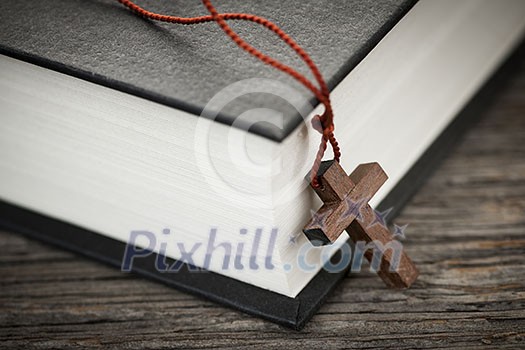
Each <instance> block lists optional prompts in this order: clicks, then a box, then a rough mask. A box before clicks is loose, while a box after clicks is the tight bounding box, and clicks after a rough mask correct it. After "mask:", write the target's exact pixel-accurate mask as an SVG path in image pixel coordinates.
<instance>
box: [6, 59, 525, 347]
mask: <svg viewBox="0 0 525 350" xmlns="http://www.w3.org/2000/svg"><path fill="white" fill-rule="evenodd" d="M524 96H525V69H521V70H520V71H519V72H516V74H515V76H514V77H513V79H512V81H511V82H510V83H509V84H507V85H506V87H505V88H504V89H502V90H501V91H500V92H499V96H498V98H497V100H496V101H495V102H494V103H492V105H491V106H490V108H488V109H487V110H486V112H485V113H484V115H483V116H482V120H481V122H480V123H479V124H477V125H476V127H474V128H472V129H471V130H470V131H469V133H468V135H466V137H465V138H464V140H463V142H462V143H461V144H460V145H459V146H458V147H457V148H456V149H455V150H454V152H453V154H452V155H451V156H450V157H449V158H448V159H447V160H446V161H445V163H444V164H443V165H442V166H441V167H440V169H439V170H438V171H437V173H435V174H434V176H433V177H432V178H431V179H430V180H429V181H428V183H427V184H426V185H425V186H424V187H423V188H422V189H421V190H420V191H419V192H418V193H417V195H416V196H415V197H414V198H413V199H412V201H411V202H410V204H409V205H408V206H407V207H406V208H405V209H404V210H403V212H402V214H401V216H400V217H399V218H398V219H397V220H396V222H397V223H399V224H405V223H409V224H410V225H409V227H408V230H407V232H406V233H407V240H406V241H405V247H407V249H408V252H409V254H410V256H411V257H412V258H413V260H414V261H415V263H416V264H417V265H418V267H419V269H420V272H421V275H420V277H419V279H418V280H417V281H416V283H415V284H414V285H413V286H412V288H411V289H408V290H403V291H392V290H389V289H387V288H386V287H385V286H384V285H383V283H382V282H381V280H380V279H378V278H377V277H376V276H373V275H371V274H370V273H361V274H358V275H352V276H349V277H347V278H346V279H345V280H344V282H343V283H342V284H341V285H340V286H339V288H338V289H337V290H336V291H335V293H334V294H332V295H331V296H330V298H329V299H328V300H327V302H326V304H325V305H324V306H323V307H322V308H321V309H320V311H319V313H318V314H317V315H316V316H315V317H314V318H313V319H312V321H311V322H310V323H309V324H308V325H307V326H306V328H305V329H304V330H303V331H301V332H295V331H291V330H289V329H285V328H282V327H280V326H277V325H274V324H272V323H270V322H266V321H262V320H259V319H256V318H253V317H250V316H247V315H244V314H242V313H239V312H235V311H232V310H229V309H226V308H223V307H220V306H217V305H214V304H213V303H210V302H207V301H203V300H200V299H197V298H194V297H191V296H188V295H186V294H183V293H180V292H178V291H176V290H173V289H170V288H167V287H164V286H162V285H159V284H156V283H153V282H149V281H147V280H144V279H142V278H140V277H137V276H133V275H127V274H122V273H120V272H119V271H117V270H115V269H112V268H108V267H105V266H103V265H101V264H98V263H96V262H92V261H89V260H87V259H84V258H81V257H78V256H75V255H73V254H69V253H67V252H63V251H61V250H58V249H55V248H52V247H48V246H45V245H42V244H40V243H38V242H34V241H31V240H28V239H26V238H24V237H21V236H19V235H16V234H13V233H9V232H2V233H0V247H1V252H0V276H1V277H0V310H1V312H0V344H1V346H2V347H5V348H13V347H24V348H67V349H70V348H83V347H125V348H129V349H135V348H142V347H145V348H174V347H178V348H209V347H216V348H245V347H247V346H257V347H266V348H279V349H292V348H325V347H327V346H330V347H338V348H348V347H353V348H384V347H386V346H391V347H395V348H397V349H405V348H428V349H436V348H463V349H478V348H495V347H498V348H513V349H516V348H524V347H525V98H524Z"/></svg>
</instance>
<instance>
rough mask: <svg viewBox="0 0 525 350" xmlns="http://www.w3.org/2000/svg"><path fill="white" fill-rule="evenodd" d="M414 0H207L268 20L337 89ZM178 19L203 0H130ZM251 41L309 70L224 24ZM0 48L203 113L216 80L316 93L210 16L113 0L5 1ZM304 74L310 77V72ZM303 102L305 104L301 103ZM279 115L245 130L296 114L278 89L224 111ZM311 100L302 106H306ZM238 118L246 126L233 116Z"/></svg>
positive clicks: (258, 36)
mask: <svg viewBox="0 0 525 350" xmlns="http://www.w3.org/2000/svg"><path fill="white" fill-rule="evenodd" d="M415 2H416V1H415V0H367V1H362V0H348V1H332V0H307V1H280V0H267V1H255V0H251V1H234V0H221V1H215V2H213V3H214V5H216V6H217V9H218V10H219V11H221V12H245V13H252V14H256V15H258V16H261V17H265V18H268V19H270V20H271V21H273V22H275V23H276V24H278V25H279V26H281V27H282V29H283V30H284V31H285V32H287V33H288V34H289V35H290V36H291V37H292V38H294V40H295V41H296V42H297V43H298V44H299V45H301V46H302V47H303V48H304V49H305V50H306V51H307V52H308V53H309V54H310V56H311V57H312V59H313V60H314V62H316V64H317V65H318V66H319V69H320V70H321V72H322V73H323V76H324V78H325V80H326V81H327V84H328V85H329V87H330V88H333V87H335V86H336V85H337V84H338V83H339V82H340V81H341V80H342V79H343V78H344V77H345V76H346V75H347V74H348V73H349V72H350V71H351V70H352V69H353V68H354V67H355V66H356V65H357V64H358V63H359V62H360V61H361V60H362V59H363V58H364V57H365V56H366V55H367V54H368V53H369V52H370V51H371V50H372V48H373V47H374V46H375V45H376V44H377V43H378V42H379V41H380V40H381V39H382V38H383V37H384V35H385V34H386V33H388V32H389V31H390V29H392V27H393V26H394V25H395V24H396V23H397V22H398V21H399V20H400V19H401V18H402V17H403V16H404V14H406V13H407V12H408V11H409V10H410V8H411V7H412V6H413V5H414V3H415ZM137 3H138V4H140V5H141V6H143V7H144V8H146V9H148V10H150V11H154V12H158V13H162V14H172V15H177V16H185V17H190V16H197V15H206V14H207V12H206V9H205V8H204V7H203V6H202V4H201V3H200V1H157V0H141V1H138V2H137ZM230 24H231V26H232V28H233V29H234V30H236V31H237V32H238V33H239V34H240V35H241V36H242V37H243V38H244V39H245V40H247V41H248V42H249V43H250V44H252V45H253V46H255V47H257V48H258V49H260V50H262V51H263V52H264V53H266V54H269V55H270V56H272V57H274V58H276V59H278V60H280V61H282V62H283V63H285V64H288V65H290V66H292V67H294V68H296V69H298V70H299V71H300V72H302V73H304V74H306V73H309V72H308V68H307V67H306V66H305V64H304V63H303V62H302V61H301V60H300V59H299V58H298V57H297V55H296V54H295V52H293V51H292V50H291V49H290V48H288V47H287V46H286V45H285V44H284V43H282V42H280V40H279V39H278V38H277V37H276V36H275V34H274V33H272V32H270V31H268V30H266V29H265V28H262V27H260V26H257V25H255V24H253V23H248V22H238V21H237V22H236V21H230ZM0 53H2V54H5V55H9V56H12V57H15V58H19V59H22V60H25V61H28V62H31V63H35V64H37V65H41V66H44V67H47V68H51V69H54V70H57V71H60V72H63V73H67V74H70V75H73V76H75V77H78V78H81V79H85V80H89V81H92V82H95V83H97V84H101V85H105V86H108V87H111V88H114V89H117V90H122V91H124V92H128V93H130V94H133V95H137V96H139V97H144V98H147V99H150V100H153V101H155V102H159V103H162V104H165V105H168V106H171V107H175V108H178V109H182V110H184V111H187V112H190V113H193V114H195V115H200V113H201V111H202V110H203V108H204V106H205V105H206V104H207V103H208V101H209V100H210V98H212V97H213V96H215V94H216V93H217V92H219V91H220V90H221V89H222V88H223V87H225V86H228V85H230V84H232V83H234V82H237V81H240V80H243V79H247V78H265V79H266V78H267V79H270V80H274V81H276V82H282V83H285V84H287V85H289V86H291V87H293V88H294V89H297V91H298V92H299V93H302V94H303V95H304V96H305V97H306V99H305V100H309V101H310V103H311V104H313V105H315V99H314V98H313V96H312V95H311V94H310V93H309V91H307V90H306V89H305V88H303V87H302V85H300V84H299V83H297V82H295V80H293V79H292V78H290V77H288V76H287V75H286V74H283V73H281V72H280V71H277V70H276V69H274V68H272V67H269V66H267V65H265V64H264V63H262V62H260V61H258V60H257V59H256V58H254V57H251V56H250V55H249V54H247V53H246V52H244V51H243V50H241V49H239V48H238V47H237V46H236V45H235V44H234V43H233V42H232V40H231V39H230V38H229V37H228V36H226V35H225V34H224V33H223V32H222V30H221V29H220V28H219V27H218V25H217V24H216V23H213V22H212V23H203V24H198V25H191V26H184V25H175V24H170V23H159V22H152V21H149V20H145V19H142V18H140V17H138V16H136V15H135V14H133V13H132V12H131V11H130V10H128V9H127V8H125V7H124V6H123V5H121V4H119V3H118V2H117V1H115V0H89V1H86V0H46V1H31V0H3V1H1V2H0ZM307 76H308V77H310V75H308V74H307ZM302 103H305V102H304V101H303V102H302ZM264 107H266V108H271V109H272V110H274V111H277V112H282V114H283V117H284V120H283V125H282V128H277V127H276V126H273V125H271V124H269V123H255V125H252V124H254V123H252V122H251V121H250V120H247V122H246V125H249V126H250V129H249V130H250V131H251V132H254V133H257V134H259V135H262V136H264V137H268V138H270V139H273V140H276V141H282V140H283V139H284V138H286V136H288V135H289V134H290V133H291V132H292V131H293V130H294V129H295V127H297V126H298V125H299V124H300V123H301V122H302V118H301V116H300V115H299V113H298V112H297V110H295V109H294V108H293V107H292V106H291V105H290V104H289V103H288V102H287V101H285V100H283V99H281V98H279V97H278V96H275V95H271V94H266V93H260V94H250V95H249V96H243V97H241V98H238V99H236V100H235V101H232V103H229V104H228V105H227V106H225V107H224V108H222V109H221V110H220V111H217V112H219V115H218V117H217V118H216V119H215V120H217V121H218V122H222V123H226V124H228V125H231V124H232V123H233V121H234V120H235V119H236V118H237V116H238V115H239V114H240V113H242V112H245V111H247V110H250V109H253V108H264ZM308 109H310V107H309V106H305V107H304V110H305V112H309V110H308ZM237 125H239V126H241V127H242V126H243V124H241V123H239V121H237Z"/></svg>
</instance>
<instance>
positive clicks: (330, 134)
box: [117, 0, 341, 187]
mask: <svg viewBox="0 0 525 350" xmlns="http://www.w3.org/2000/svg"><path fill="white" fill-rule="evenodd" d="M117 1H118V2H120V3H121V4H122V5H124V6H126V7H128V8H129V9H130V10H131V11H133V12H134V13H135V14H137V15H139V16H141V17H143V18H147V19H150V20H155V21H161V22H168V23H176V24H185V25H191V24H199V23H206V22H217V24H218V25H219V27H220V28H221V29H222V30H223V31H224V32H225V33H226V35H228V36H229V37H230V38H231V39H232V40H233V41H234V42H235V44H237V46H239V47H240V48H241V49H243V50H244V51H246V52H248V53H249V54H251V55H252V56H254V57H256V58H257V59H259V60H260V61H262V62H263V63H265V64H268V65H270V66H272V67H274V68H276V69H278V70H280V71H282V72H283V73H286V74H288V75H290V76H291V77H292V78H294V79H295V80H297V81H298V82H299V83H301V84H302V85H303V86H304V87H306V88H307V89H308V90H310V91H311V92H312V93H313V94H314V96H315V97H316V98H317V99H318V100H319V102H320V103H322V104H323V105H324V107H325V109H324V112H323V114H321V115H316V116H314V118H313V119H312V126H313V127H314V129H315V130H317V131H319V132H320V133H321V134H322V137H321V142H320V144H319V149H318V151H317V154H316V157H315V160H314V163H313V165H312V170H311V171H310V181H311V184H312V186H313V187H319V182H318V179H317V176H316V175H317V172H318V171H319V167H320V165H321V161H322V158H323V156H324V153H325V151H326V148H327V143H330V145H331V147H332V150H333V153H334V159H335V160H336V161H337V162H339V159H340V157H341V149H340V148H339V144H338V142H337V140H336V138H335V135H334V120H333V119H334V115H333V110H332V104H331V101H330V90H329V89H328V87H327V85H326V82H325V81H324V78H323V76H322V74H321V72H320V71H319V69H318V68H317V66H316V64H315V63H314V62H313V61H312V59H311V58H310V56H309V55H308V53H307V52H306V51H305V50H304V49H303V48H302V47H301V46H299V44H297V43H296V42H295V41H294V40H293V39H292V38H291V37H290V36H289V35H288V34H286V33H285V32H284V31H283V30H282V29H281V28H279V27H278V26H277V25H276V24H275V23H273V22H271V21H269V20H267V19H265V18H262V17H259V16H255V15H251V14H247V13H219V12H218V11H217V10H216V9H215V7H214V6H213V5H212V3H211V0H202V3H203V5H204V6H205V7H206V9H207V10H208V12H209V13H210V14H209V15H207V16H197V17H177V16H170V15H162V14H158V13H154V12H150V11H147V10H145V9H143V8H142V7H140V6H138V5H137V4H135V3H134V2H132V1H130V0H117ZM228 20H240V21H250V22H254V23H257V24H259V25H262V26H264V27H265V28H267V29H269V30H271V31H272V32H274V33H275V34H276V35H277V36H278V37H279V38H280V39H281V40H282V41H283V42H284V43H286V44H287V45H288V46H289V47H290V48H291V49H293V50H294V51H295V52H296V53H297V55H298V56H299V57H300V58H301V59H302V60H303V62H304V63H305V64H306V65H307V66H308V68H309V69H310V71H311V72H312V74H313V76H314V78H315V80H316V81H317V83H318V85H319V88H317V87H316V86H315V85H314V84H312V82H310V81H309V80H308V79H307V78H306V77H305V76H304V75H302V74H301V73H299V72H297V71H296V70H295V69H293V68H291V67H289V66H287V65H285V64H283V63H282V62H280V61H278V60H276V59H274V58H272V57H270V56H268V55H265V54H264V53H262V52H261V51H259V50H257V49H256V48H254V47H253V46H251V45H250V44H248V43H247V42H246V41H245V40H243V39H242V38H241V37H240V36H239V35H238V34H237V33H236V32H235V31H234V30H233V29H232V28H231V27H230V26H229V25H228V23H226V21H228Z"/></svg>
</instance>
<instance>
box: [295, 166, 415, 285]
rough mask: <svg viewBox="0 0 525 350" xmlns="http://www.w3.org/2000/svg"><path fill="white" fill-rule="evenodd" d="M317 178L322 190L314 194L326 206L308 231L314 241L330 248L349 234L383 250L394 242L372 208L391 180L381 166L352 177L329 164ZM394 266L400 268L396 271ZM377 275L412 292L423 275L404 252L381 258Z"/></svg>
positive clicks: (367, 254) (387, 253)
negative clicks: (386, 183)
mask: <svg viewBox="0 0 525 350" xmlns="http://www.w3.org/2000/svg"><path fill="white" fill-rule="evenodd" d="M317 175H318V179H319V184H320V187H318V188H314V190H315V192H316V193H317V194H318V195H319V197H320V198H321V199H322V201H323V202H324V204H323V206H322V207H321V208H320V209H319V210H318V211H317V213H316V214H315V215H314V216H313V217H312V218H311V220H310V221H309V222H308V223H307V224H306V226H305V227H304V230H303V232H304V233H305V235H306V236H307V237H308V238H309V239H310V241H312V242H315V244H317V245H319V243H320V244H322V245H324V244H330V243H333V242H335V241H336V240H337V238H339V236H340V235H341V234H342V232H343V231H345V230H346V232H348V234H349V235H350V238H351V239H352V240H353V241H354V242H359V241H361V242H366V243H367V244H370V243H371V244H372V245H374V244H375V245H382V246H383V247H384V246H387V245H388V244H389V242H392V240H393V237H392V234H391V233H390V230H389V229H388V227H386V225H385V224H384V222H382V218H380V217H379V218H378V215H377V213H376V212H375V211H374V210H373V209H372V208H371V207H370V205H369V204H368V201H369V200H370V198H372V196H373V195H374V194H375V193H376V192H377V191H378V190H379V188H380V187H381V186H382V185H383V184H384V183H385V181H386V180H387V179H388V177H387V175H386V173H385V172H384V171H383V169H382V168H381V166H380V165H379V164H377V163H367V164H361V165H359V166H358V167H357V168H356V169H355V170H354V171H353V172H352V174H350V176H348V175H347V174H346V173H345V171H344V170H343V168H341V166H340V165H339V163H338V162H335V161H325V162H322V163H321V167H320V169H319V172H318V174H317ZM373 254H374V252H373V251H372V250H367V251H366V252H364V255H365V257H366V258H367V259H368V260H369V261H372V259H373ZM394 258H395V259H397V261H394ZM394 265H395V267H396V268H395V269H392V268H391V267H393V266H394ZM377 274H378V275H379V276H380V277H381V279H382V280H383V281H384V282H385V283H386V284H387V285H388V286H390V287H394V288H408V287H410V285H411V284H412V283H413V282H414V281H415V280H416V278H417V276H418V275H419V272H418V270H417V268H416V266H415V265H414V263H413V262H412V260H411V259H410V258H409V257H408V255H407V254H406V253H405V251H404V250H402V251H401V253H400V254H398V255H394V252H393V251H392V250H391V249H387V250H385V251H384V252H383V254H382V256H381V261H380V265H379V269H378V271H377Z"/></svg>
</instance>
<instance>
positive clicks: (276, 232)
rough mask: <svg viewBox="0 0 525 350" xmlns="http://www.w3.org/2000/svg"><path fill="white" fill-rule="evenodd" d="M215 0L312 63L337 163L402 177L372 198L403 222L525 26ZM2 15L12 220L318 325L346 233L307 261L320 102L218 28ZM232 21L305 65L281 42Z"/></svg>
mask: <svg viewBox="0 0 525 350" xmlns="http://www.w3.org/2000/svg"><path fill="white" fill-rule="evenodd" d="M144 3H145V4H146V5H148V7H149V8H150V9H151V10H154V11H156V12H161V13H171V12H176V13H177V14H178V15H185V16H192V15H196V14H200V13H202V8H201V7H199V6H197V5H198V4H190V3H187V2H177V3H170V2H153V1H151V2H144ZM219 5H220V6H219V10H220V11H224V12H250V13H256V14H258V15H261V16H264V17H268V18H270V19H272V20H273V21H275V22H276V23H278V24H280V25H281V26H282V27H283V29H284V30H285V31H287V32H288V33H289V34H290V35H291V36H292V37H294V38H295V39H296V40H297V41H298V42H299V43H300V44H301V45H302V46H303V47H304V48H305V49H306V50H307V51H308V52H309V53H311V55H312V57H313V58H314V61H316V62H318V64H319V66H320V68H321V71H322V72H323V74H324V75H325V77H326V78H327V80H328V83H329V86H330V88H331V89H332V100H333V105H334V110H335V114H336V125H337V135H338V136H339V140H340V143H341V145H342V149H343V151H345V150H348V151H346V152H349V154H348V155H343V158H342V164H343V166H344V167H345V168H347V169H352V168H354V167H355V165H357V164H359V163H362V162H368V161H379V162H380V163H381V164H382V165H383V167H384V168H385V169H386V171H387V173H388V174H389V176H390V180H389V182H388V183H387V184H386V185H385V186H384V187H383V188H382V189H381V191H380V192H379V193H378V194H377V195H376V196H375V197H374V198H373V200H372V204H374V205H383V206H386V205H387V204H388V203H394V204H395V206H396V209H400V206H401V204H402V202H403V200H404V199H406V197H407V196H409V195H410V193H412V192H413V191H414V190H415V188H416V186H415V185H414V184H415V183H417V182H419V181H422V179H424V177H425V175H426V172H425V171H414V169H416V170H418V169H419V168H417V166H418V164H421V161H423V160H424V159H427V161H425V162H428V158H429V157H427V156H425V157H423V158H422V155H423V154H425V152H428V151H429V150H430V149H432V147H433V146H431V145H432V144H434V145H435V144H436V142H438V141H439V140H440V138H438V136H439V135H440V134H441V135H445V134H443V132H444V131H445V130H447V129H448V128H447V126H449V128H450V126H451V125H454V124H451V123H455V122H453V120H454V118H455V117H457V116H458V114H459V112H460V111H461V110H462V108H464V106H465V105H466V104H467V103H468V101H469V100H471V98H472V97H473V96H474V95H475V94H476V92H477V91H478V90H479V89H480V88H481V86H483V84H484V83H485V82H486V81H487V80H488V79H489V77H490V76H492V74H493V73H494V72H495V71H496V69H497V68H498V67H499V66H500V65H501V64H502V62H504V60H505V59H506V58H507V57H508V56H509V54H510V53H511V52H512V51H513V49H514V48H515V47H516V46H517V45H518V43H519V42H520V41H521V38H522V36H523V32H524V28H525V23H524V21H523V18H525V16H524V14H525V4H523V2H521V1H519V0H506V1H502V2H498V3H497V4H496V3H494V2H492V1H488V0H483V1H473V0H471V1H466V0H465V1H461V2H456V1H440V2H435V1H428V0H427V1H419V2H417V3H416V4H414V2H413V1H386V0H384V1H374V2H371V1H364V2H361V1H348V2H344V3H339V2H330V1H322V2H321V3H320V2H319V1H317V2H315V3H313V2H312V3H311V4H310V3H305V2H301V4H300V5H298V3H296V2H287V3H286V4H280V3H279V2H277V1H268V2H261V3H258V2H243V3H235V2H231V1H224V2H221V4H219ZM0 9H1V10H2V11H1V13H2V14H1V15H0V16H1V19H2V21H0V22H1V24H0V33H1V34H0V53H2V54H3V56H1V57H0V74H1V83H0V96H1V97H0V108H1V110H2V116H3V117H2V123H1V126H0V133H1V135H2V137H1V141H0V169H1V174H2V175H0V176H1V180H2V181H0V182H1V183H0V198H1V199H2V201H3V202H2V204H1V207H2V210H1V213H2V215H1V217H2V225H3V226H5V227H7V228H11V229H15V230H18V231H21V232H23V233H26V234H28V235H31V236H33V237H37V238H40V239H44V240H47V241H49V242H52V243H55V244H58V245H61V246H64V247H66V248H69V249H72V250H75V251H79V252H82V253H84V254H86V255H89V256H93V257H95V258H97V259H99V260H102V261H106V262H109V263H112V264H115V265H118V266H121V267H124V265H123V260H126V259H125V257H126V253H127V252H129V251H130V249H131V251H132V252H133V251H134V252H135V253H136V255H137V256H136V258H137V259H135V260H133V265H132V266H130V269H131V270H133V271H137V272H139V273H142V274H144V275H146V276H150V277H153V278H157V279H159V280H162V281H163V282H165V283H168V284H171V285H174V286H176V287H178V288H180V289H183V290H185V291H188V292H192V293H195V294H198V295H202V296H206V297H208V298H210V299H212V300H216V301H218V302H222V303H224V304H227V305H230V306H233V307H236V308H238V309H240V310H243V311H247V312H249V313H252V314H256V315H259V316H262V317H265V318H267V319H270V320H273V321H276V322H279V323H282V324H285V325H288V326H292V327H296V328H299V327H300V326H302V325H304V322H306V320H307V319H308V318H309V317H310V316H311V315H312V313H313V312H314V311H315V309H316V308H317V307H318V306H319V305H320V303H321V302H322V301H323V300H324V298H325V297H326V295H327V294H328V293H329V292H330V290H331V289H332V288H333V287H334V286H335V285H336V283H337V281H338V280H339V279H340V278H341V277H342V276H343V275H344V273H345V270H341V271H338V272H337V273H330V272H328V271H326V270H325V269H323V267H324V266H325V265H326V264H327V263H329V259H330V258H331V257H333V256H334V254H338V253H337V252H338V249H339V248H340V247H341V246H343V244H345V242H346V239H347V237H346V236H344V235H343V236H342V237H341V239H340V240H338V241H337V242H336V243H335V244H333V245H331V246H329V247H324V248H312V249H310V250H309V251H308V257H309V259H310V260H311V261H315V262H316V263H315V264H309V265H308V266H313V268H309V269H304V268H301V266H299V265H300V262H299V261H298V260H297V257H298V256H301V249H302V248H303V247H306V246H307V245H306V243H308V242H307V241H306V238H305V237H304V236H303V235H302V233H301V227H302V226H303V225H304V223H305V222H306V221H307V219H308V218H309V216H310V215H311V210H315V209H316V208H318V206H319V205H320V202H319V200H318V199H316V198H315V196H313V194H312V193H311V191H310V190H309V189H308V186H307V185H308V184H307V183H306V182H305V180H304V176H305V175H306V172H307V171H308V168H309V166H310V165H311V163H312V160H313V155H314V154H315V148H316V146H317V142H318V139H319V134H317V133H316V132H315V131H313V130H312V129H311V127H310V124H309V120H310V119H311V117H312V116H313V115H314V114H315V113H317V112H319V111H320V110H321V109H320V107H316V106H315V105H316V102H315V100H314V99H313V97H312V96H311V95H309V94H308V92H307V91H306V90H304V89H303V88H301V86H299V85H298V84H296V83H295V82H293V81H292V80H291V79H289V78H287V77H286V76H284V75H282V74H281V73H279V72H277V71H274V70H272V69H271V68H270V67H266V66H264V65H263V64H261V63H259V62H257V61H256V60H255V59H252V58H251V57H249V56H248V55H246V54H245V53H244V52H242V51H241V50H239V49H237V48H236V46H235V45H234V44H233V43H231V42H230V41H229V39H228V38H227V37H226V36H225V35H224V34H223V33H222V32H221V31H220V30H219V29H218V28H217V26H216V24H214V23H208V24H203V25H200V26H197V27H193V26H192V27H184V26H173V25H168V24H158V23H152V22H149V21H145V20H142V19H140V18H137V17H136V16H134V15H133V14H132V13H130V12H129V11H128V10H126V9H125V8H123V7H120V6H119V4H118V3H116V2H112V1H94V2H80V1H60V0H51V1H48V2H45V3H33V2H28V1H16V2H15V1H10V0H8V1H4V2H3V3H2V4H1V5H0ZM277 9H278V10H277ZM21 13H24V16H20V14H21ZM28 18H30V19H31V20H28ZM233 26H234V28H235V30H238V31H239V33H240V34H241V36H243V37H245V38H247V39H249V41H250V42H252V43H254V44H255V45H256V46H258V47H261V48H264V51H265V52H268V53H269V54H270V55H272V56H274V57H277V58H279V59H282V60H283V61H284V62H289V63H290V65H292V66H294V67H296V66H299V67H301V66H300V62H299V60H294V59H293V54H292V52H290V51H289V50H286V48H285V47H284V46H283V45H278V44H276V41H275V38H274V37H273V36H271V35H268V34H267V33H265V32H264V31H263V30H260V29H259V28H254V27H253V26H250V25H247V24H244V23H234V24H233ZM456 120H459V119H456ZM453 129H454V128H452V129H450V130H453ZM447 135H450V132H448V131H447ZM451 139H452V138H451V137H448V138H442V141H441V143H440V147H441V148H446V147H444V146H445V145H446V144H447V143H448V141H449V140H451ZM436 140H437V141H436ZM443 140H444V141H443ZM418 160H419V161H418ZM415 166H416V168H414V167H415ZM411 169H412V170H411ZM408 175H411V176H408ZM381 203H383V204H381ZM129 241H131V243H133V244H132V245H127V244H126V243H127V242H129ZM204 247H208V248H210V249H204ZM134 249H135V250H134ZM150 251H152V252H154V254H144V256H139V255H140V254H142V253H143V252H145V253H148V252H150ZM210 251H211V252H213V255H210V254H208V253H209V252H210ZM190 252H191V255H190V254H188V253H190ZM339 254H340V253H339ZM335 259H336V260H337V257H335ZM159 266H161V267H166V266H168V267H169V269H170V270H174V271H167V270H166V269H165V270H164V271H163V269H162V268H160V269H159ZM240 266H242V267H243V268H240ZM194 267H199V268H203V267H204V268H205V270H206V271H211V272H208V273H202V271H201V272H197V271H194V270H195V269H194ZM255 267H257V268H255Z"/></svg>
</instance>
